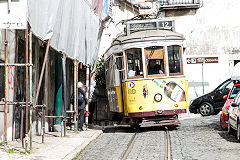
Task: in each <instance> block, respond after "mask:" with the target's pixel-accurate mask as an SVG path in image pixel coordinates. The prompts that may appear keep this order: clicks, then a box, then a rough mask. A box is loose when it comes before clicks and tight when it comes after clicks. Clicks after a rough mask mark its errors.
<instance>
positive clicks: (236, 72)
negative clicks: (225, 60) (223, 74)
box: [231, 62, 240, 80]
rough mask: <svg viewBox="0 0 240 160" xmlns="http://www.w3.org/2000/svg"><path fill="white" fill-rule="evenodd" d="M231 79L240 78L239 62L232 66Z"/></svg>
mask: <svg viewBox="0 0 240 160" xmlns="http://www.w3.org/2000/svg"><path fill="white" fill-rule="evenodd" d="M231 79H232V80H240V62H238V63H237V64H236V65H235V66H234V68H233V72H232V76H231Z"/></svg>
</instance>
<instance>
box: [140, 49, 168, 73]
mask: <svg viewBox="0 0 240 160" xmlns="http://www.w3.org/2000/svg"><path fill="white" fill-rule="evenodd" d="M144 52H145V56H146V64H147V74H148V76H165V73H166V70H165V68H166V67H165V60H164V48H163V47H161V46H151V47H147V48H145V50H144Z"/></svg>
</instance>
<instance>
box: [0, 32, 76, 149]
mask: <svg viewBox="0 0 240 160" xmlns="http://www.w3.org/2000/svg"><path fill="white" fill-rule="evenodd" d="M28 31H29V29H28V27H27V29H26V30H25V42H26V46H25V48H26V49H25V50H26V52H25V55H26V60H25V63H8V43H9V42H8V30H7V29H6V30H5V40H4V46H5V49H4V50H5V62H4V63H0V67H4V69H5V80H4V81H5V83H4V84H5V92H4V93H5V97H4V99H3V100H2V101H0V105H4V141H5V144H7V121H8V107H9V105H12V106H14V107H13V108H14V110H15V109H16V107H18V109H20V111H21V129H20V130H21V131H20V140H21V142H22V147H23V148H25V151H27V149H28V147H29V148H30V150H32V118H33V110H36V109H38V110H41V111H40V112H38V115H39V116H40V117H41V135H42V143H44V133H45V120H46V118H53V119H54V118H61V121H62V122H63V126H64V127H63V128H64V135H63V136H66V122H67V114H73V116H72V117H71V116H70V118H72V119H73V123H74V131H75V132H77V114H78V109H77V105H78V104H77V103H78V101H77V81H78V66H79V62H78V61H77V59H74V90H73V92H74V104H73V106H74V109H73V110H70V111H67V109H66V108H67V103H66V96H67V95H66V54H63V56H62V67H63V69H62V70H63V94H64V105H63V107H62V115H60V116H52V115H46V108H47V105H46V104H38V98H39V92H40V88H41V84H42V79H43V74H44V72H45V71H46V69H45V66H46V63H47V59H48V54H49V47H50V39H48V40H47V46H46V51H45V56H44V60H43V65H42V69H41V74H40V78H39V82H38V85H37V90H36V93H35V98H34V99H33V90H32V88H33V63H32V57H33V56H32V32H30V33H29V32H28ZM9 66H13V67H25V71H26V75H25V93H26V97H25V102H13V101H8V83H7V82H8V67H9ZM24 110H25V113H26V114H25V117H26V124H25V126H26V127H25V138H23V137H24V133H23V126H24V124H23V114H24ZM28 114H29V115H28ZM13 118H15V117H13ZM70 121H71V120H70ZM61 136H62V132H61ZM29 142H30V146H29Z"/></svg>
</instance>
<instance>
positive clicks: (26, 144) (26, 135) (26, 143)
mask: <svg viewBox="0 0 240 160" xmlns="http://www.w3.org/2000/svg"><path fill="white" fill-rule="evenodd" d="M25 36H26V57H25V58H26V62H25V63H28V24H27V29H26V32H25ZM25 81H26V108H25V112H26V113H25V114H26V129H25V151H27V147H28V93H29V92H28V66H26V79H25Z"/></svg>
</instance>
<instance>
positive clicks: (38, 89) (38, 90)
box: [33, 39, 50, 108]
mask: <svg viewBox="0 0 240 160" xmlns="http://www.w3.org/2000/svg"><path fill="white" fill-rule="evenodd" d="M49 46H50V39H48V43H47V48H46V52H45V56H44V61H43V66H42V70H41V75H40V79H39V83H38V88H37V92H36V97H35V100H34V105H33V108H35V107H36V105H37V101H38V96H39V92H40V87H41V84H42V78H43V73H44V69H45V66H46V62H47V58H48V51H49Z"/></svg>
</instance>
